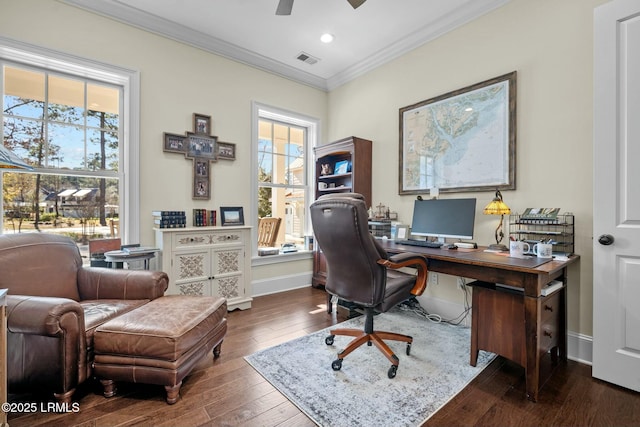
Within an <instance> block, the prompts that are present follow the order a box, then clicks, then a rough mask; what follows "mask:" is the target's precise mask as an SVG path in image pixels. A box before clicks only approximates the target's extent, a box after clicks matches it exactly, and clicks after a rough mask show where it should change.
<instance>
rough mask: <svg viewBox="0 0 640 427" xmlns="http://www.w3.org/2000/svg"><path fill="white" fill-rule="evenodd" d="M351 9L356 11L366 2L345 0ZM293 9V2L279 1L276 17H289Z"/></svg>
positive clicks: (287, 0)
mask: <svg viewBox="0 0 640 427" xmlns="http://www.w3.org/2000/svg"><path fill="white" fill-rule="evenodd" d="M347 1H348V2H349V4H350V5H351V7H353V8H354V9H357V8H358V7H360V6H362V3H364V2H365V1H367V0H347ZM292 8H293V0H280V2H279V3H278V8H277V9H276V15H291V9H292Z"/></svg>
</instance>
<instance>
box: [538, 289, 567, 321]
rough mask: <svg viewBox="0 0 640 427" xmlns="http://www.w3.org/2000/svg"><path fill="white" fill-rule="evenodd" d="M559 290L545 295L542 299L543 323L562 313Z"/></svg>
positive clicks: (541, 313) (541, 315) (541, 314)
mask: <svg viewBox="0 0 640 427" xmlns="http://www.w3.org/2000/svg"><path fill="white" fill-rule="evenodd" d="M561 292H563V291H562V290H559V291H557V292H554V293H553V294H551V295H549V296H547V297H544V298H542V299H541V301H540V317H541V319H540V320H541V321H542V324H545V323H547V322H548V321H550V320H552V319H557V318H558V315H559V313H560V293H561Z"/></svg>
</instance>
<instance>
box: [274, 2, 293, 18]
mask: <svg viewBox="0 0 640 427" xmlns="http://www.w3.org/2000/svg"><path fill="white" fill-rule="evenodd" d="M291 9H293V0H280V3H278V8H277V9H276V15H291Z"/></svg>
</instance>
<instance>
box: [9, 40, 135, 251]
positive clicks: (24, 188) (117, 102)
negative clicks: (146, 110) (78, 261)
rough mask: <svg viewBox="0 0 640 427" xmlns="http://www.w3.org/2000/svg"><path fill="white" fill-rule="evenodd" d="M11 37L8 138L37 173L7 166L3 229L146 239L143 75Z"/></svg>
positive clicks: (82, 238)
mask: <svg viewBox="0 0 640 427" xmlns="http://www.w3.org/2000/svg"><path fill="white" fill-rule="evenodd" d="M4 41H5V40H3V39H0V89H1V92H2V100H1V103H2V110H1V111H2V124H1V125H0V126H1V130H2V135H3V144H4V146H5V147H6V148H8V149H10V150H11V151H12V152H13V153H14V154H16V155H17V156H18V157H20V158H21V159H23V160H24V161H25V162H26V163H29V164H30V165H31V166H32V167H33V168H34V169H33V171H16V170H15V169H13V170H12V169H0V184H1V186H2V191H3V197H2V201H1V202H0V208H1V211H2V215H1V216H0V221H1V222H2V224H1V225H2V232H3V233H14V232H15V233H18V232H31V231H36V230H37V231H43V232H55V233H62V234H66V235H69V236H70V237H72V238H74V239H76V241H77V242H78V243H79V244H83V243H84V244H86V243H87V241H88V240H89V239H91V238H95V237H110V236H111V237H115V235H116V233H118V234H117V237H121V238H122V239H123V240H125V239H127V237H128V239H127V240H129V241H130V240H134V241H137V239H138V234H139V225H138V221H139V220H138V219H137V217H138V215H137V214H136V215H135V216H132V213H134V212H136V213H137V212H138V210H139V207H138V203H137V202H135V203H133V204H131V203H129V201H130V200H131V199H132V198H134V200H137V196H138V189H137V186H136V185H133V184H134V183H137V181H138V180H137V176H138V175H137V172H135V173H134V174H132V175H130V176H129V177H127V179H125V176H127V173H129V172H131V171H132V170H133V171H135V170H137V169H138V168H132V167H131V165H132V164H135V163H133V162H137V139H136V138H133V137H132V136H133V133H132V130H133V129H136V126H133V124H134V123H135V122H134V120H135V119H137V115H136V114H134V113H135V112H136V111H137V105H138V96H137V93H138V92H137V91H138V86H137V74H136V73H132V72H129V71H126V70H121V69H117V68H113V67H110V66H106V65H103V64H97V63H94V62H85V61H82V60H79V59H77V58H73V59H71V60H68V61H67V59H68V58H66V57H65V55H64V54H59V53H52V52H50V51H46V53H45V54H42V50H40V49H39V48H36V47H32V48H33V49H30V50H17V49H15V47H14V46H10V44H11V43H10V42H9V45H5V44H3V42H4ZM125 100H127V101H128V102H129V106H132V108H125V107H126V106H127V105H126V103H125ZM133 107H136V108H133ZM127 122H128V123H127ZM125 123H126V125H125ZM125 172H127V173H125ZM127 219H131V221H127ZM121 225H123V226H125V227H123V228H122V230H123V231H124V230H126V231H124V232H120V230H121V227H120V226H121ZM82 249H83V247H82V245H81V251H82ZM83 255H86V254H83Z"/></svg>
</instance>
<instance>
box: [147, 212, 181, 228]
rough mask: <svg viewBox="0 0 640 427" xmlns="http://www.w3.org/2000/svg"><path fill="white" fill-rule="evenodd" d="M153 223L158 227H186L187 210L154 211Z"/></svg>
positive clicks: (152, 213)
mask: <svg viewBox="0 0 640 427" xmlns="http://www.w3.org/2000/svg"><path fill="white" fill-rule="evenodd" d="M151 215H153V218H154V219H153V223H154V224H156V225H157V226H158V228H185V227H186V226H187V215H186V212H185V211H152V212H151Z"/></svg>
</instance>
